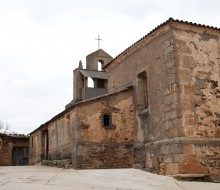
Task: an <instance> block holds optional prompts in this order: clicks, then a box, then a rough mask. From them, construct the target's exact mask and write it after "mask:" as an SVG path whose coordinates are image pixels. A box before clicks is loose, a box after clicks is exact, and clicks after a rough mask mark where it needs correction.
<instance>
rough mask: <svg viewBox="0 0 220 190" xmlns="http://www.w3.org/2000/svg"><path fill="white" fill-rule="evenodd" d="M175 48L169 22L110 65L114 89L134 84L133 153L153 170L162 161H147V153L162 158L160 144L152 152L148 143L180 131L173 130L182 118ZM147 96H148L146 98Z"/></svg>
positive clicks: (137, 163)
mask: <svg viewBox="0 0 220 190" xmlns="http://www.w3.org/2000/svg"><path fill="white" fill-rule="evenodd" d="M174 52H175V45H174V44H173V39H172V31H171V30H170V28H169V26H166V27H163V28H161V29H159V30H158V31H157V32H155V34H154V35H152V36H149V37H147V38H145V39H143V40H142V42H141V43H138V44H137V45H135V46H134V47H131V50H130V51H128V52H127V53H124V54H123V55H122V56H120V57H119V58H118V59H117V60H116V61H115V62H113V63H112V64H111V65H110V66H109V67H107V68H106V70H107V71H108V72H109V75H110V78H109V89H110V90H112V91H114V90H116V89H118V88H120V86H125V85H127V84H129V83H132V84H133V85H134V92H135V94H134V100H135V101H134V103H135V104H134V106H135V113H134V114H135V116H136V122H137V128H136V130H135V146H134V150H133V155H134V167H136V168H147V169H148V170H150V171H153V170H154V169H150V168H159V165H160V162H159V161H157V162H153V161H148V160H147V162H146V156H149V154H150V157H151V158H152V159H153V160H157V159H158V156H157V154H156V151H157V148H158V147H157V148H156V149H155V150H154V151H152V152H155V154H151V153H150V152H151V151H150V150H149V149H148V148H146V147H145V143H146V142H156V141H160V140H163V139H167V138H170V137H174V136H176V135H177V131H173V130H172V129H171V126H169V125H171V124H170V123H172V124H173V123H175V124H177V123H179V122H180V119H179V117H180V115H179V113H178V110H177V107H178V105H177V103H176V102H175V101H176V99H177V94H176V92H177V90H178V87H177V85H176V84H175V83H176V82H177V74H176V73H177V68H176V60H175V57H174ZM125 70H126V72H124V71H125ZM144 75H145V76H144ZM140 80H143V81H140ZM142 86H143V87H142ZM143 89H144V90H143ZM144 91H145V92H144ZM144 96H146V97H145V99H146V100H143V97H144ZM173 97H174V98H175V99H173ZM168 120H169V122H170V123H169V122H168ZM151 163H153V165H151ZM154 171H156V170H154ZM157 171H159V170H157Z"/></svg>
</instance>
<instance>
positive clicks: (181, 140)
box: [145, 137, 220, 147]
mask: <svg viewBox="0 0 220 190" xmlns="http://www.w3.org/2000/svg"><path fill="white" fill-rule="evenodd" d="M169 144H203V145H220V138H213V137H174V138H167V139H163V140H158V141H154V142H147V143H146V144H145V146H146V147H147V146H152V145H169Z"/></svg>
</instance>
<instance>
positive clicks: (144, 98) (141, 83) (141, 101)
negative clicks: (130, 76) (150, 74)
mask: <svg viewBox="0 0 220 190" xmlns="http://www.w3.org/2000/svg"><path fill="white" fill-rule="evenodd" d="M137 80H138V81H137V83H138V84H137V103H138V107H139V108H141V109H145V108H148V89H147V74H146V72H145V71H143V72H141V73H139V74H138V76H137Z"/></svg>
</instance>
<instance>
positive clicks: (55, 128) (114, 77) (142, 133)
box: [31, 19, 220, 176]
mask: <svg viewBox="0 0 220 190" xmlns="http://www.w3.org/2000/svg"><path fill="white" fill-rule="evenodd" d="M88 57H89V58H91V59H88V60H87V61H88V62H87V67H88V68H90V70H88V68H87V69H83V68H82V63H81V62H80V66H79V68H78V69H75V70H74V77H75V78H74V98H73V100H72V101H71V103H70V104H68V105H67V106H66V110H65V111H64V112H62V113H60V114H58V115H57V116H55V117H54V118H53V119H52V120H50V121H48V122H47V123H45V124H44V125H42V126H41V127H40V128H39V129H38V130H35V131H34V132H33V133H32V134H31V136H33V137H34V136H36V135H37V134H38V135H39V133H42V131H44V134H48V136H45V137H44V138H43V139H44V140H42V138H40V139H41V140H40V139H39V140H38V142H36V144H35V146H36V147H35V148H33V150H32V152H38V153H37V154H33V156H32V157H31V158H32V160H34V162H32V163H36V161H40V160H42V158H41V159H37V158H40V157H42V155H44V156H45V155H47V156H46V157H45V158H46V159H51V160H54V159H70V158H71V160H72V165H73V167H74V168H120V167H132V166H133V167H135V168H143V169H146V170H147V171H151V172H155V173H159V174H162V175H176V174H185V175H186V174H194V175H195V176H196V175H201V174H203V175H212V176H216V175H217V176H219V175H220V148H219V147H220V111H219V107H220V86H219V85H220V62H219V60H220V29H217V28H213V27H209V26H201V25H198V24H194V23H188V22H183V21H178V20H173V19H169V20H168V21H166V22H165V23H163V24H161V25H160V26H158V27H157V28H156V29H154V30H153V31H151V32H150V33H149V34H147V35H146V36H144V37H143V38H142V39H140V40H139V41H137V42H136V43H135V44H133V45H132V46H131V47H129V48H127V49H126V50H125V51H124V52H122V53H121V54H120V55H118V56H117V57H116V58H114V59H112V58H111V56H109V55H108V54H107V53H105V52H104V51H103V50H98V51H96V52H94V53H92V54H90V55H89V56H88ZM102 59H103V60H105V61H103V60H102ZM90 61H91V62H90ZM98 61H99V62H101V63H103V65H102V66H103V70H102V71H98V70H97V62H98ZM88 77H92V78H93V81H94V88H93V89H90V88H88V87H87V82H88ZM77 81H79V83H78V82H77ZM129 86H130V88H128V87H129ZM131 87H132V88H131ZM110 121H111V124H110ZM106 126H107V127H106ZM34 138H35V137H34ZM64 139H65V140H64ZM42 142H45V143H44V145H43V143H42ZM46 142H49V144H48V150H47V148H43V149H42V147H41V146H42V145H43V147H46V146H45V144H47V143H46ZM38 143H39V144H38ZM39 150H40V151H39ZM42 150H43V151H42ZM45 150H47V151H46V152H45ZM43 152H45V153H43ZM40 154H41V156H39V155H40ZM51 163H52V162H51Z"/></svg>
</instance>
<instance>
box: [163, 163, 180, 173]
mask: <svg viewBox="0 0 220 190" xmlns="http://www.w3.org/2000/svg"><path fill="white" fill-rule="evenodd" d="M178 173H179V164H178V163H169V164H166V165H165V175H175V174H178Z"/></svg>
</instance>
